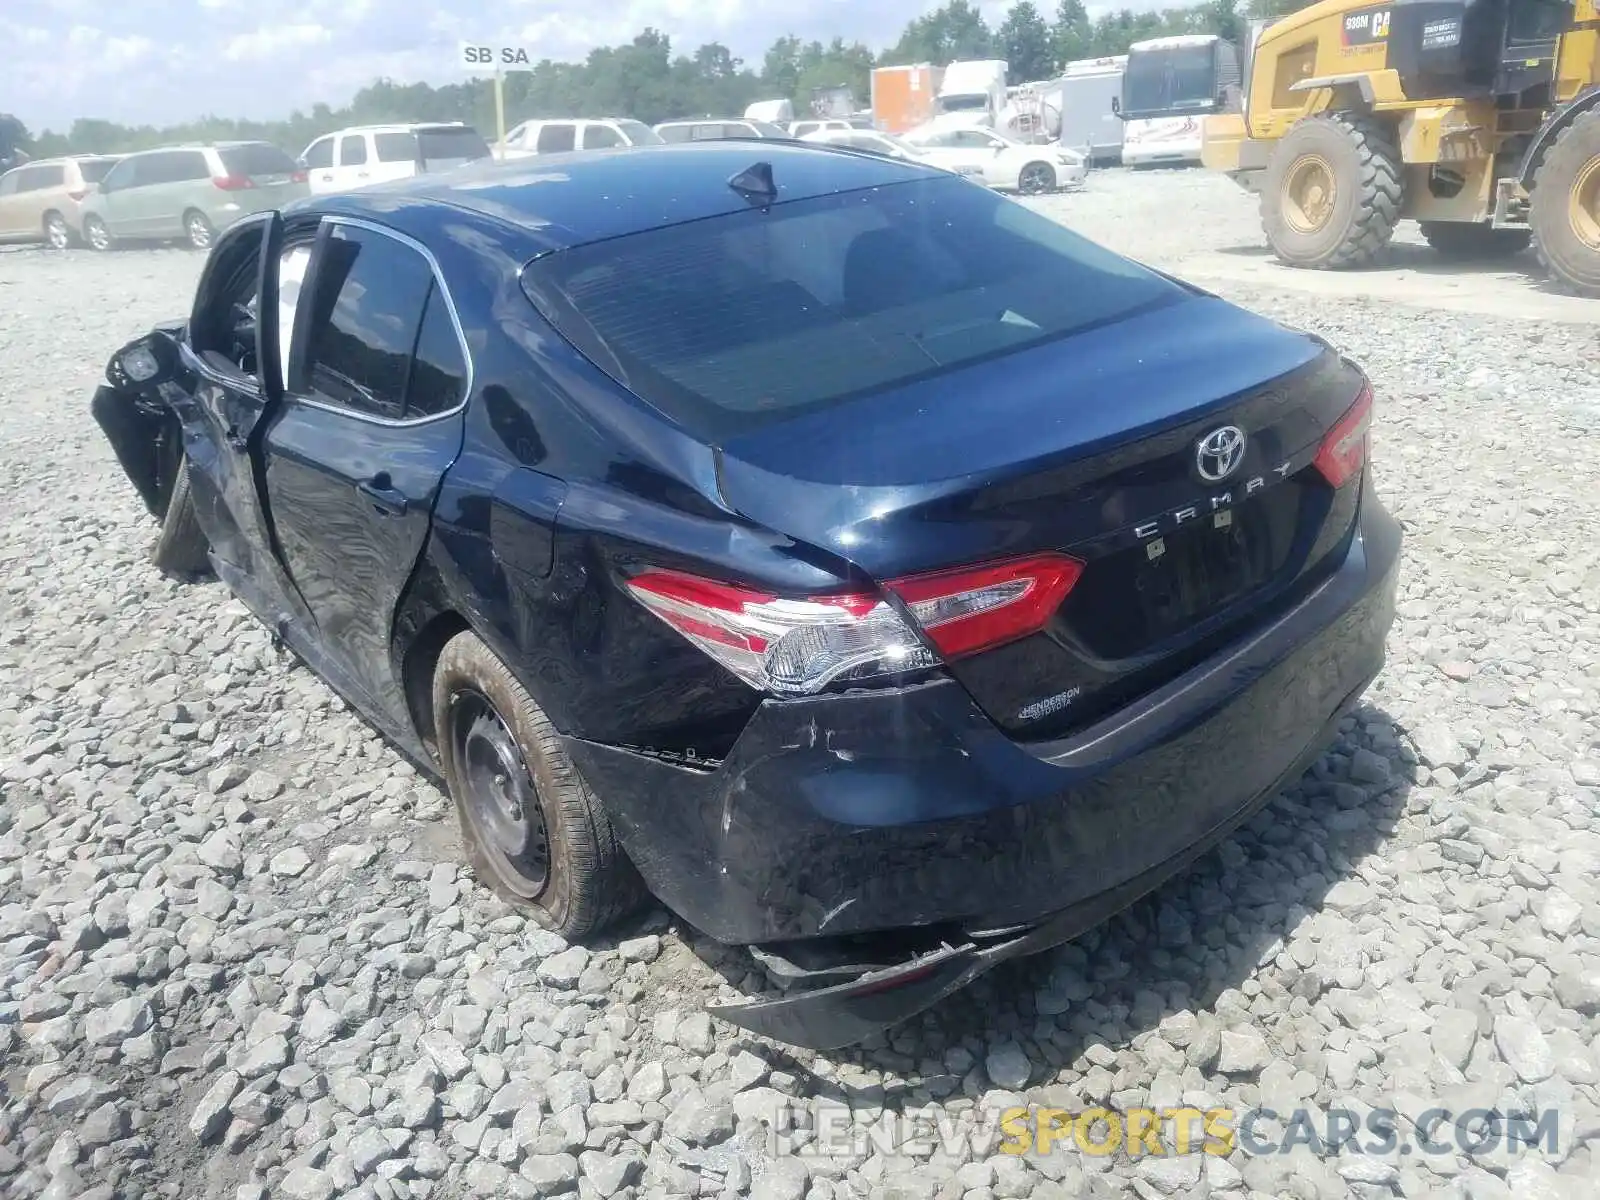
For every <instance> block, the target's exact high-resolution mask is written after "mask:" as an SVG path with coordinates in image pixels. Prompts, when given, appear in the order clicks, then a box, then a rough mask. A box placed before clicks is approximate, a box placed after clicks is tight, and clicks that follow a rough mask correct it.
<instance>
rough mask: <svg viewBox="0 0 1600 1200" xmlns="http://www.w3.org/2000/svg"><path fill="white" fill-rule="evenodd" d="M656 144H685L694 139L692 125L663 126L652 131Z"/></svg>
mask: <svg viewBox="0 0 1600 1200" xmlns="http://www.w3.org/2000/svg"><path fill="white" fill-rule="evenodd" d="M651 133H653V134H654V135H655V138H656V140H657V141H658V142H687V141H689V140H690V139H691V138H693V137H694V126H693V125H663V126H662V127H661V128H660V129H653V130H651Z"/></svg>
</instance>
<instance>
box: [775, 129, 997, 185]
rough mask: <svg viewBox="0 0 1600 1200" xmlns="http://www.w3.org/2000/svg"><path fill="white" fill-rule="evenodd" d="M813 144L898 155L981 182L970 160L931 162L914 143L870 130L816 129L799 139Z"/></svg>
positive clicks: (979, 168)
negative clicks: (953, 163)
mask: <svg viewBox="0 0 1600 1200" xmlns="http://www.w3.org/2000/svg"><path fill="white" fill-rule="evenodd" d="M799 140H800V141H802V142H806V143H808V144H810V145H814V146H838V147H841V148H843V149H846V150H860V151H862V152H863V153H866V154H876V155H879V156H881V157H883V158H898V159H902V160H903V161H905V162H916V163H924V164H926V165H928V166H935V167H938V168H939V169H940V170H949V171H951V172H953V173H954V174H956V175H966V176H968V177H970V178H972V179H976V180H977V181H978V182H980V183H981V182H983V168H981V167H979V166H977V165H976V164H973V163H958V164H955V165H953V166H950V167H945V166H944V165H943V164H941V163H937V162H934V161H933V159H932V157H931V156H929V155H927V154H924V153H923V152H922V151H921V150H919V149H917V148H916V147H915V146H909V145H907V144H906V143H905V142H903V141H901V140H900V139H899V138H897V137H895V136H894V135H893V134H889V133H878V132H877V131H876V130H870V129H819V130H817V131H816V132H815V133H808V134H806V135H805V137H803V138H800V139H799Z"/></svg>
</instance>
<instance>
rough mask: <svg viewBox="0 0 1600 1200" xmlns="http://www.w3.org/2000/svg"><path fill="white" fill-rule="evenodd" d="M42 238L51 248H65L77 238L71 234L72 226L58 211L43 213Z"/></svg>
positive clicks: (68, 247)
mask: <svg viewBox="0 0 1600 1200" xmlns="http://www.w3.org/2000/svg"><path fill="white" fill-rule="evenodd" d="M44 240H45V242H46V243H47V244H48V245H49V247H50V249H52V250H67V249H70V248H71V246H72V243H73V242H74V241H76V240H77V239H76V238H74V237H73V236H72V226H70V225H68V224H67V219H66V218H65V217H63V216H62V215H61V214H60V213H58V212H47V213H45V215H44Z"/></svg>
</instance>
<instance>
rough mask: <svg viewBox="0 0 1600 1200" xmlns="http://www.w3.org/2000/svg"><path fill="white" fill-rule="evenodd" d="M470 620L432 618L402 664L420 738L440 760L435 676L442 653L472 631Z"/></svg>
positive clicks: (449, 615)
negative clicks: (464, 632)
mask: <svg viewBox="0 0 1600 1200" xmlns="http://www.w3.org/2000/svg"><path fill="white" fill-rule="evenodd" d="M469 628H470V626H469V625H468V624H467V619H466V618H465V617H463V616H462V615H461V614H460V613H458V612H442V613H439V614H438V615H437V616H434V617H432V618H430V619H429V620H428V622H427V624H425V625H423V627H422V628H421V629H420V630H418V631H417V635H416V636H415V637H414V638H412V639H411V644H410V645H409V646H407V647H406V651H405V658H404V660H403V662H402V665H401V680H402V682H403V684H404V687H405V696H406V708H407V710H408V711H409V712H410V714H411V721H412V724H413V725H415V726H416V730H417V736H418V737H419V738H420V739H421V740H422V744H423V746H425V747H426V748H427V750H428V752H429V753H430V754H432V755H434V756H435V757H436V758H437V755H438V751H439V747H438V744H437V743H438V739H437V738H436V737H435V735H434V719H433V675H434V668H435V667H437V666H438V665H439V653H440V651H442V650H443V649H444V647H445V643H446V642H448V641H449V640H450V639H451V638H453V637H455V636H456V634H458V633H461V632H463V631H465V630H466V629H469Z"/></svg>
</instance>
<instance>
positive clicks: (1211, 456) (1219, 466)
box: [1194, 425, 1245, 483]
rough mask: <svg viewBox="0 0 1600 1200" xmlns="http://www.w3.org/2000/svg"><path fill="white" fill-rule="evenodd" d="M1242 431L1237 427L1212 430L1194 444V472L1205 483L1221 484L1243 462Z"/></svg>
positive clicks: (1243, 439)
mask: <svg viewBox="0 0 1600 1200" xmlns="http://www.w3.org/2000/svg"><path fill="white" fill-rule="evenodd" d="M1244 441H1245V438H1244V430H1242V429H1240V428H1239V427H1238V426H1237V425H1224V426H1223V427H1222V428H1221V429H1213V430H1212V431H1211V432H1210V433H1208V434H1206V435H1205V437H1203V438H1201V439H1200V441H1199V442H1198V443H1196V445H1195V448H1194V466H1195V470H1197V471H1199V472H1200V478H1201V479H1204V480H1205V481H1206V482H1207V483H1221V482H1222V481H1223V480H1224V479H1226V478H1227V477H1228V476H1229V475H1232V474H1233V473H1234V472H1235V471H1237V470H1238V469H1239V464H1240V463H1242V462H1243V461H1244Z"/></svg>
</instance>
